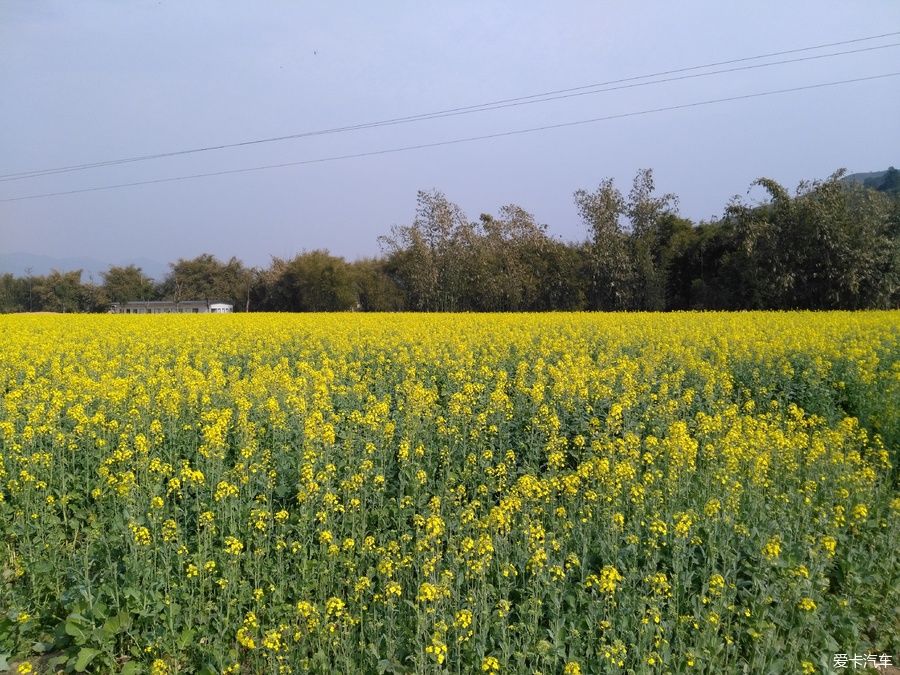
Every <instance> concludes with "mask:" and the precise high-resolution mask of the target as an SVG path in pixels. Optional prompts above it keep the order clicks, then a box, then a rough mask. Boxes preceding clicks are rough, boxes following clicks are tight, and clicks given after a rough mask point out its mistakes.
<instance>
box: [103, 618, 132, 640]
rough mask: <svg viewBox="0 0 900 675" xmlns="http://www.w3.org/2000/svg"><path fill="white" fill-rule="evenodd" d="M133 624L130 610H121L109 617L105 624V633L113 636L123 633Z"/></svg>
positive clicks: (107, 635) (106, 635)
mask: <svg viewBox="0 0 900 675" xmlns="http://www.w3.org/2000/svg"><path fill="white" fill-rule="evenodd" d="M130 626H131V615H130V614H128V612H119V613H118V614H116V615H115V616H111V617H110V618H108V619H107V620H106V621H105V622H104V624H103V628H102V629H101V630H102V631H103V634H104V636H105V637H112V636H113V635H115V634H117V633H121V632H122V631H123V630H128V628H129V627H130Z"/></svg>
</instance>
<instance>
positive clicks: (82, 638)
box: [66, 614, 88, 644]
mask: <svg viewBox="0 0 900 675" xmlns="http://www.w3.org/2000/svg"><path fill="white" fill-rule="evenodd" d="M86 624H87V621H86V620H85V618H84V617H83V616H81V615H80V614H70V615H69V617H68V618H67V619H66V635H71V636H72V637H73V638H75V643H76V644H84V643H85V642H86V641H87V639H88V634H87V631H86V630H85V628H86V627H87V626H86Z"/></svg>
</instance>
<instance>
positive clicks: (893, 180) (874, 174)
mask: <svg viewBox="0 0 900 675" xmlns="http://www.w3.org/2000/svg"><path fill="white" fill-rule="evenodd" d="M842 180H843V181H844V182H845V183H855V184H858V185H862V186H864V187H867V188H872V189H873V190H878V191H879V192H889V193H891V194H900V171H897V169H895V168H894V167H889V168H887V169H885V170H884V171H870V172H868V173H851V174H850V175H848V176H844V177H843V179H842Z"/></svg>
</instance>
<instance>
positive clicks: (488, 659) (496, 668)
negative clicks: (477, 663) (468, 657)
mask: <svg viewBox="0 0 900 675" xmlns="http://www.w3.org/2000/svg"><path fill="white" fill-rule="evenodd" d="M481 672H482V673H488V675H497V673H499V672H500V661H499V660H497V658H496V657H494V656H485V657H484V659H482V661H481Z"/></svg>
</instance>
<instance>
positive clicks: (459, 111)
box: [0, 31, 900, 182]
mask: <svg viewBox="0 0 900 675" xmlns="http://www.w3.org/2000/svg"><path fill="white" fill-rule="evenodd" d="M895 35H900V31H895V32H892V33H883V34H881V35H872V36H868V37H862V38H856V39H853V40H843V41H840V42H831V43H826V44H821V45H816V46H811V47H800V48H797V49H790V50H786V51H780V52H770V53H767V54H760V55H757V56H748V57H743V58H739V59H731V60H728V61H719V62H715V63H707V64H704V65H699V66H690V67H687V68H678V69H675V70H667V71H660V72H657V73H650V74H648V75H638V76H634V77H627V78H622V79H618V80H609V81H606V82H598V83H594V84H588V85H582V86H579V87H571V88H568V89H557V90H554V91H547V92H542V93H539V94H530V95H528V96H519V97H516V98H507V99H499V100H496V101H490V102H487V103H480V104H477V105H471V106H464V107H458V108H448V109H445V110H437V111H433V112H428V113H420V114H417V115H409V116H406V117H395V118H391V119H385V120H379V121H375V122H363V123H360V124H354V125H348V126H343V127H333V128H329V129H319V130H315V131H306V132H300V133H295V134H288V135H284V136H273V137H268V138H259V139H253V140H247V141H240V142H236V143H226V144H220V145H211V146H204V147H197V148H190V149H186V150H176V151H171V152H163V153H156V154H147V155H135V156H131V157H122V158H119V159H111V160H106V161H100V162H92V163H85V164H74V165H69V166H61V167H55V168H49V169H35V170H31V171H21V172H17V173H8V174H0V182H9V181H17V180H25V179H29V178H37V177H40V176H48V175H54V174H59V173H69V172H73V171H84V170H86V169H94V168H100V167H107V166H115V165H119V164H129V163H133V162H143V161H147V160H152V159H162V158H166V157H176V156H181V155H189V154H196V153H200V152H209V151H213V150H224V149H228V148H237V147H243V146H247V145H258V144H262V143H274V142H279V141H286V140H294V139H299V138H308V137H311V136H322V135H326V134H337V133H343V132H347V131H357V130H361V129H372V128H376V127H384V126H394V125H398V124H408V123H411V122H419V121H425V120H431V119H440V118H443V117H455V116H457V115H468V114H472V113H476V112H486V111H490V110H499V109H502V108H511V107H517V106H522V105H531V104H533V103H544V102H547V101H555V100H559V99H565V98H573V97H576V96H586V95H591V94H598V93H604V92H609V91H616V90H620V89H630V88H634V87H644V86H649V85H654V84H661V83H664V82H673V81H677V80H686V79H694V78H699V77H707V76H710V75H720V74H723V73H732V72H737V71H742V70H752V69H757V68H768V67H771V66H776V65H784V64H788V63H797V62H800V61H811V60H816V59H823V58H831V57H835V56H844V55H847V54H856V53H861V52H868V51H875V50H879V49H887V48H889V47H896V46H900V43H891V44H887V45H879V46H876V47H866V48H861V49H853V50H846V51H840V52H832V53H829V54H818V55H814V56H807V57H801V58H796V59H785V60H781V61H774V62H770V63H762V64H754V65H750V66H741V67H736V68H727V69H723V70H717V71H712V72H706V73H694V74H690V75H681V76H679V77H670V78H665V79H658V80H652V81H649V82H637V81H638V80H647V79H649V78H653V77H659V76H663V75H672V74H677V73H688V72H691V71H696V70H702V69H705V68H712V67H715V66H722V65H731V64H735V63H743V62H746V61H753V60H758V59H762V58H770V57H773V56H783V55H787V54H796V53H798V52H804V51H811V50H816V49H824V48H826V47H834V46H839V45H846V44H853V43H859V42H865V41H870V40H876V39H880V38H884V37H890V36H895ZM609 85H621V86H609ZM603 87H605V88H603Z"/></svg>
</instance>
